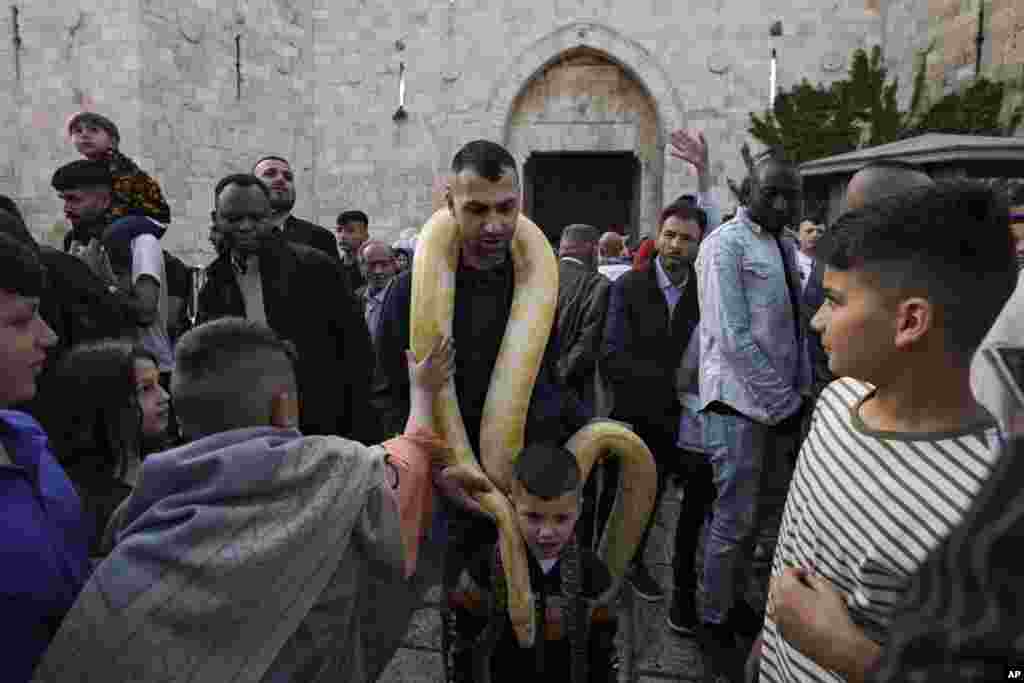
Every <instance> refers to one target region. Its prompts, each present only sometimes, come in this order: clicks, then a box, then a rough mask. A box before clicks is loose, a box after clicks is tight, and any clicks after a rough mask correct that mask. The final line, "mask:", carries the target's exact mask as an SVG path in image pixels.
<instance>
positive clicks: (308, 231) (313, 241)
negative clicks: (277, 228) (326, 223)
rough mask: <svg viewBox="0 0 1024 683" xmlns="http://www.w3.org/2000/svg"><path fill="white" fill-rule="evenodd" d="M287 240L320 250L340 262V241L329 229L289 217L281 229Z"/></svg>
mask: <svg viewBox="0 0 1024 683" xmlns="http://www.w3.org/2000/svg"><path fill="white" fill-rule="evenodd" d="M281 234H283V235H284V238H285V240H287V241H289V242H291V243H293V244H305V245H306V246H307V247H313V248H314V249H319V250H320V251H322V252H324V253H325V254H327V255H328V256H330V257H331V258H333V259H336V260H340V259H341V255H340V254H339V253H338V241H337V240H336V239H335V238H334V235H332V234H331V231H330V230H328V229H327V228H321V227H320V226H319V225H316V224H314V223H310V222H309V221H304V220H302V219H301V218H296V217H295V216H288V220H286V221H285V222H284V225H283V226H282V228H281Z"/></svg>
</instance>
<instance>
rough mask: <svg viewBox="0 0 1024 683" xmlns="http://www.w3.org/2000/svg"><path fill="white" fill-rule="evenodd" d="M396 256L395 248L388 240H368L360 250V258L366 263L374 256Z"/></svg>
mask: <svg viewBox="0 0 1024 683" xmlns="http://www.w3.org/2000/svg"><path fill="white" fill-rule="evenodd" d="M377 256H379V257H381V258H394V257H395V250H394V249H392V247H391V245H390V244H388V243H387V242H384V241H382V240H377V239H370V240H366V242H364V243H363V246H362V248H361V249H360V250H359V258H360V259H361V260H362V261H363V262H364V263H365V262H366V261H367V260H369V259H370V258H372V257H377Z"/></svg>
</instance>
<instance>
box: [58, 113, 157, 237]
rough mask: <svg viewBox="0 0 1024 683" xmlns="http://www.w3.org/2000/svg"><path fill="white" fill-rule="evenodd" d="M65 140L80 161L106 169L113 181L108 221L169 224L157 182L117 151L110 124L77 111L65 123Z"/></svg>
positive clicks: (118, 138)
mask: <svg viewBox="0 0 1024 683" xmlns="http://www.w3.org/2000/svg"><path fill="white" fill-rule="evenodd" d="M68 137H70V138H71V142H72V143H73V144H74V146H75V149H76V150H77V151H78V153H79V154H81V155H82V157H83V158H85V159H90V160H92V161H102V162H103V163H104V164H107V165H108V166H109V168H110V174H111V176H113V179H114V191H113V196H114V201H113V202H112V203H111V206H110V218H111V220H117V219H118V218H122V217H124V216H131V215H144V216H149V217H150V218H152V219H153V220H157V221H160V222H161V223H170V222H171V208H170V207H169V206H168V205H167V201H166V200H165V199H164V195H163V192H161V191H160V185H159V183H157V181H156V180H154V179H153V177H152V176H150V175H149V174H148V173H146V172H145V171H143V170H142V169H140V168H139V166H138V164H136V163H135V162H134V161H133V160H132V159H130V158H129V157H127V156H125V154H124V153H122V152H121V150H120V145H121V132H120V131H119V130H118V128H117V125H116V124H115V123H114V122H113V121H111V120H110V119H108V118H107V117H106V116H103V115H101V114H97V113H95V112H91V111H83V112H79V113H77V114H75V115H74V116H73V117H71V120H70V121H68Z"/></svg>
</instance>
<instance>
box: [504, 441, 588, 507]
mask: <svg viewBox="0 0 1024 683" xmlns="http://www.w3.org/2000/svg"><path fill="white" fill-rule="evenodd" d="M512 467H513V475H514V476H515V478H516V481H518V482H519V483H520V485H522V487H523V490H524V491H526V492H527V493H528V494H530V495H531V496H536V497H537V498H540V499H541V500H554V499H555V498H560V497H561V496H564V495H566V494H567V493H573V492H574V491H578V490H579V489H580V486H581V485H582V483H583V482H581V481H580V479H581V476H580V466H579V464H578V463H577V462H576V456H574V455H573V454H572V453H570V452H569V451H568V450H566V449H565V448H563V447H561V446H559V445H558V444H555V443H545V442H540V443H533V444H530V445H529V446H527V447H526V448H524V449H523V450H522V452H520V453H519V457H518V458H516V461H515V464H514V465H513V466H512Z"/></svg>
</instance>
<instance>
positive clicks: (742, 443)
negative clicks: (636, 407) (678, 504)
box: [701, 412, 798, 624]
mask: <svg viewBox="0 0 1024 683" xmlns="http://www.w3.org/2000/svg"><path fill="white" fill-rule="evenodd" d="M705 414H706V421H705V425H704V438H705V442H706V445H707V447H708V450H709V451H710V453H711V455H710V456H709V459H710V462H711V468H712V472H713V476H714V482H715V489H716V491H717V494H718V497H717V498H716V499H715V502H714V506H713V508H712V518H711V524H710V526H709V528H708V536H707V541H706V543H705V548H704V601H703V602H704V604H703V608H702V611H701V620H702V621H705V622H710V623H715V624H722V623H725V621H726V617H727V616H728V614H729V610H730V609H731V608H732V606H733V604H734V603H735V601H736V600H737V599H743V592H744V589H745V587H746V582H747V578H748V576H749V571H750V566H751V562H752V560H753V550H754V544H755V541H756V539H757V537H758V534H757V531H758V525H759V523H760V524H761V526H762V534H761V537H762V538H767V539H768V541H769V543H770V546H771V549H774V547H775V542H776V541H777V540H778V536H779V526H780V524H781V521H782V511H783V509H784V508H785V505H786V495H787V493H788V491H789V481H790V479H791V478H792V476H793V470H792V464H791V453H792V451H793V449H794V448H795V447H796V441H797V436H798V435H797V434H791V433H785V434H783V433H780V431H779V430H777V429H775V428H773V427H769V426H768V425H764V424H761V423H758V422H754V421H753V420H750V419H748V418H746V417H743V416H741V415H722V414H719V413H710V412H709V413H705Z"/></svg>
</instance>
